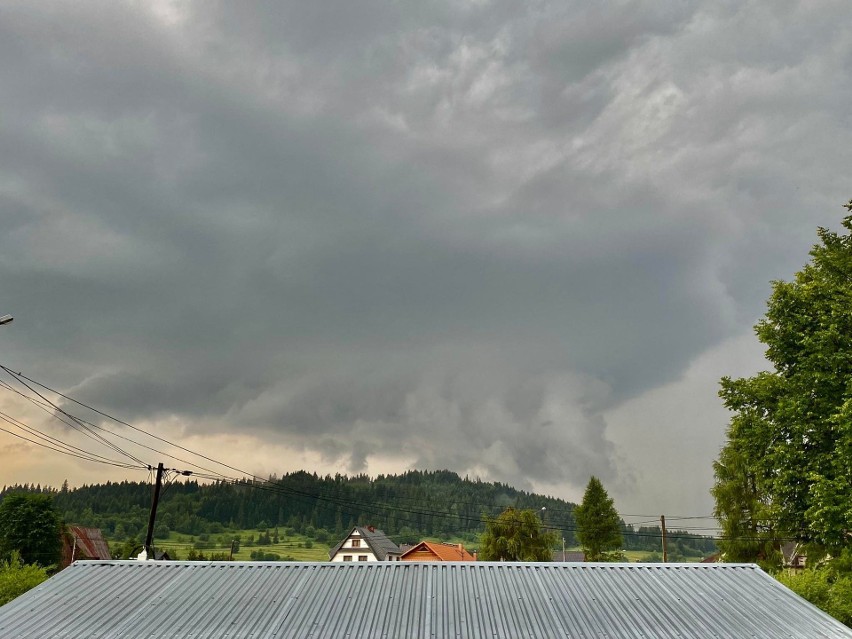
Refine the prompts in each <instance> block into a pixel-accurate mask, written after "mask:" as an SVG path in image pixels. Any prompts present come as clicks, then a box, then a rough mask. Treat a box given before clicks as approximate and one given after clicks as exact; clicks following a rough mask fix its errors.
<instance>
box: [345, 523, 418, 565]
mask: <svg viewBox="0 0 852 639" xmlns="http://www.w3.org/2000/svg"><path fill="white" fill-rule="evenodd" d="M356 531H357V532H358V534H359V535H360V536H361V539H363V540H364V541H365V542H366V543H367V546H369V548H370V550H372V551H373V554H374V555H375V556H376V559H378V560H379V561H384V560H385V559H387V556H388V554H391V555H399V554H401V552H400V550H399V546H397V545H396V544H395V543H393V542H392V541H391V540H390V539H388V536H387V535H385V533H383V532H382V531H381V530H379V529H378V528H373V527H372V526H355V528H353V529H352V530H351V531H349V534H348V535H346V536H345V537H344V538H343V539H342V540H341V541H340V543H338V544H337V545H336V546H335V547H334V548H332V549H331V550H330V551H328V557H329V559H331V558H332V557H334V556H335V555H336V554H337V551H339V550H340V549H341V548H343V544H345V543H346V540H347V539H349V538H350V537H351V536H352V533H354V532H356Z"/></svg>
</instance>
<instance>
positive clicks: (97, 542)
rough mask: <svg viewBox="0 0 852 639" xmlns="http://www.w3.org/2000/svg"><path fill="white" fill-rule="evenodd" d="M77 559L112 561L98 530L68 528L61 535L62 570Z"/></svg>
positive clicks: (80, 527)
mask: <svg viewBox="0 0 852 639" xmlns="http://www.w3.org/2000/svg"><path fill="white" fill-rule="evenodd" d="M77 559H112V555H111V554H110V552H109V544H107V542H106V540H105V539H104V537H103V535H102V534H101V530H100V528H86V527H84V526H68V527H67V529H66V530H65V533H64V534H63V535H62V559H61V562H60V566H62V567H63V568H64V567H65V566H67V565H69V564H70V563H71V562H72V561H76V560H77Z"/></svg>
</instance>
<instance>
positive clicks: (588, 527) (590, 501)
mask: <svg viewBox="0 0 852 639" xmlns="http://www.w3.org/2000/svg"><path fill="white" fill-rule="evenodd" d="M574 519H575V520H576V521H577V539H579V540H580V546H581V547H582V548H583V552H584V553H585V554H586V560H587V561H618V560H620V559H622V553H621V552H620V551H621V545H622V543H623V538H622V536H621V519H619V517H618V513H617V512H616V511H615V504H614V502H613V500H612V499H611V498H610V496H609V495H608V494H607V492H606V490H605V489H604V487H603V484H601V482H600V480H599V479H598V478H597V477H592V478H591V479H589V483H588V485H587V486H586V492H585V494H584V495H583V503H581V504H580V505H579V506H577V508H575V509H574Z"/></svg>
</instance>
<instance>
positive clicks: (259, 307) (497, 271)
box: [0, 0, 852, 515]
mask: <svg viewBox="0 0 852 639" xmlns="http://www.w3.org/2000/svg"><path fill="white" fill-rule="evenodd" d="M848 18H849V5H848V3H847V2H846V1H845V0H836V1H819V0H809V1H808V2H787V1H782V0H771V1H770V0H764V1H755V2H742V1H737V2H723V1H718V0H714V1H713V2H687V1H684V0H680V1H672V2H665V1H663V0H652V1H648V2H585V1H584V2H566V1H564V0H559V1H556V0H554V1H549V0H536V1H531V2H518V1H517V0H494V1H489V0H476V1H471V2H463V1H462V0H454V1H448V2H426V1H423V2H378V1H373V0H362V1H360V2H352V1H351V0H335V1H327V2H303V1H301V0H296V1H293V2H287V1H284V0H274V1H268V2H261V1H258V2H253V1H248V0H241V1H240V2H230V3H225V2H221V3H217V2H209V1H205V2H182V1H171V0H158V1H157V2H152V1H149V0H145V1H139V2H118V1H115V0H104V1H102V2H89V1H86V0H77V1H76V2H70V3H69V2H50V1H47V0H45V1H42V2H36V3H34V2H29V1H26V0H22V1H19V2H14V1H12V2H4V3H3V5H2V7H0V151H2V152H0V314H4V313H12V314H13V315H14V316H15V321H14V323H12V324H10V325H7V326H4V327H2V328H0V362H2V363H4V364H6V365H8V366H11V367H12V368H13V369H15V370H20V371H22V372H24V373H25V374H27V375H29V376H31V377H33V378H35V379H38V380H39V381H42V382H44V383H46V384H48V385H49V386H53V387H55V388H58V389H61V390H63V391H64V392H66V393H68V394H70V395H72V396H74V397H76V398H79V399H81V400H84V401H86V402H88V403H91V404H93V405H94V406H96V407H98V408H100V409H102V410H105V411H107V412H109V413H111V414H113V415H115V416H117V417H120V418H122V419H124V420H127V421H129V422H131V423H133V424H134V425H137V426H139V427H142V428H146V429H149V430H151V431H153V432H156V433H158V434H160V435H161V436H164V437H166V438H169V439H173V440H175V441H178V442H180V443H182V444H183V445H185V446H187V447H190V448H192V449H193V450H199V451H202V452H205V453H206V454H208V455H211V456H213V457H215V458H217V459H222V460H226V461H228V462H229V463H232V464H235V465H237V466H239V467H240V468H247V469H248V470H250V471H251V472H256V473H258V474H263V475H265V474H267V473H272V472H276V473H279V474H280V473H282V472H285V471H288V470H296V469H299V468H306V469H308V470H311V471H313V470H316V471H317V472H320V473H325V472H337V471H340V472H350V473H351V472H367V473H371V474H376V473H380V472H399V471H404V470H407V469H410V468H417V469H440V468H448V469H451V470H454V471H456V472H458V473H460V474H461V475H465V474H469V475H470V476H479V477H481V478H482V479H484V480H497V481H502V482H507V483H509V484H513V485H515V486H517V487H519V488H525V489H535V490H541V491H544V492H547V493H549V494H553V495H556V496H559V497H565V498H569V499H573V500H578V499H579V498H580V497H581V495H582V490H583V487H584V486H585V484H586V482H587V481H588V479H589V476H590V475H592V474H594V475H596V476H598V477H599V478H600V479H601V480H602V481H603V483H604V485H605V486H606V487H607V488H608V489H609V491H610V493H611V494H612V495H613V496H614V497H615V499H616V507H617V509H618V510H619V512H622V513H651V514H663V513H668V514H684V515H686V514H689V515H702V514H707V513H709V512H711V511H712V499H711V497H710V495H709V492H708V491H709V489H710V487H711V485H712V467H711V464H712V461H713V460H714V458H715V457H716V455H717V453H718V450H719V447H720V445H721V444H722V442H723V441H724V431H725V427H726V422H727V419H728V416H727V414H726V412H725V410H724V409H723V408H722V406H721V404H720V402H719V400H718V398H717V396H716V393H717V389H718V379H719V377H721V376H722V375H733V376H737V375H746V374H751V373H753V372H756V371H758V370H760V369H762V368H764V367H765V366H766V364H765V363H764V361H763V359H762V348H761V345H760V344H759V343H758V342H757V340H756V338H754V336H753V332H752V325H753V324H754V323H755V321H756V320H757V319H758V318H759V317H760V315H761V314H762V313H763V309H764V305H765V300H766V298H767V296H768V294H769V291H770V284H769V282H770V281H771V280H773V279H789V278H791V277H792V276H793V274H794V273H795V271H796V270H798V269H799V268H801V266H802V265H803V264H804V263H805V262H806V261H807V259H808V257H807V252H808V250H809V248H810V246H811V245H812V244H813V243H814V242H815V240H816V234H815V231H816V227H817V226H829V227H833V228H837V227H838V226H839V221H840V219H841V218H842V216H843V214H844V210H843V209H842V208H841V204H842V203H844V202H846V201H847V200H849V198H850V197H852V183H850V180H849V177H850V169H852V82H850V75H852V31H850V29H849V28H848ZM0 409H2V410H3V411H5V413H6V414H8V415H12V416H14V417H16V418H17V419H21V420H25V421H26V422H27V423H29V424H31V425H35V426H38V427H40V428H45V429H53V430H49V432H51V433H53V434H54V435H56V436H60V437H68V438H69V441H70V435H69V434H68V433H67V432H65V431H63V430H61V429H60V426H61V425H59V424H56V422H53V423H51V422H50V420H49V419H48V418H47V417H46V416H45V415H44V413H41V412H39V411H37V410H35V408H34V407H33V406H31V405H29V404H25V403H23V402H22V401H20V400H19V399H15V396H14V395H12V394H11V393H9V392H7V391H4V390H2V389H0ZM0 426H4V427H7V428H10V429H11V427H10V426H8V425H6V424H0ZM84 445H85V444H84ZM89 445H91V442H89ZM149 458H150V461H151V462H152V463H156V462H157V461H160V460H159V459H158V458H157V456H156V455H154V454H149V455H148V456H147V457H145V459H146V461H148V460H149ZM78 461H79V460H75V459H72V458H66V457H63V456H60V455H57V454H55V453H52V452H50V451H44V450H38V449H35V448H34V447H32V446H30V445H28V444H26V443H24V442H22V441H21V440H19V439H15V438H14V437H12V436H11V435H8V434H7V433H2V432H0V483H12V482H24V481H27V482H41V483H46V482H49V483H54V484H58V483H59V482H61V481H62V479H64V478H67V479H68V480H69V482H70V483H71V484H72V485H79V484H81V483H83V482H85V481H97V480H102V479H106V478H117V477H124V476H127V477H130V478H134V479H145V478H146V475H145V473H139V472H133V471H127V472H125V471H121V470H117V469H114V468H112V467H101V466H99V465H96V464H91V463H88V462H82V461H79V463H78Z"/></svg>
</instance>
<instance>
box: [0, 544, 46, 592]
mask: <svg viewBox="0 0 852 639" xmlns="http://www.w3.org/2000/svg"><path fill="white" fill-rule="evenodd" d="M45 579H47V570H45V569H44V568H41V567H40V566H37V565H35V564H25V563H24V562H23V561H21V556H20V555H19V554H18V553H17V551H13V552H12V554H11V556H10V557H9V561H4V562H0V606H2V605H3V604H6V603H9V602H10V601H12V599H14V598H15V597H17V596H18V595H22V594H24V593H25V592H26V591H27V590H29V589H30V588H35V587H36V586H38V585H39V584H40V583H41V582H43V581H44V580H45Z"/></svg>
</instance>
